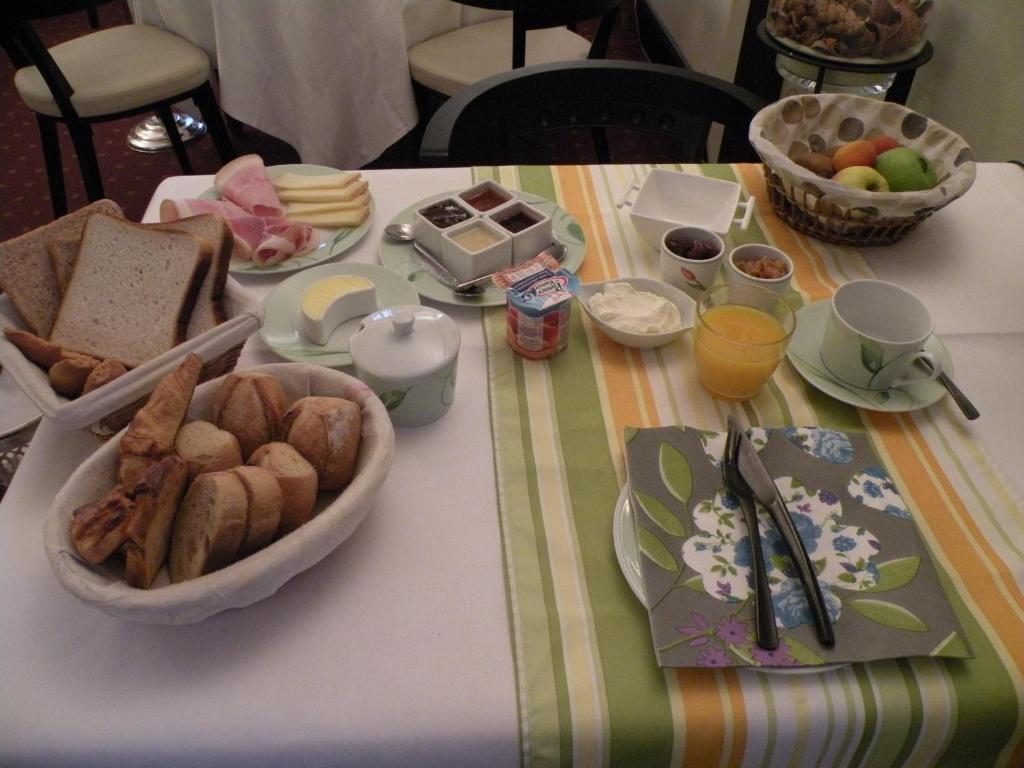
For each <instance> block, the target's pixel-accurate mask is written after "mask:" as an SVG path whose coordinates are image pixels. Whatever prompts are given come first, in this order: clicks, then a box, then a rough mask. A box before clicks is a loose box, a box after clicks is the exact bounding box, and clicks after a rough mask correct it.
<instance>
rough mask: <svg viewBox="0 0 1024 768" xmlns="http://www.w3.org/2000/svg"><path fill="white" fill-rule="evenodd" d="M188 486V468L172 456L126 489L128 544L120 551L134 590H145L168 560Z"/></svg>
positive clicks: (157, 464) (125, 572) (129, 581)
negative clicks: (128, 511)
mask: <svg viewBox="0 0 1024 768" xmlns="http://www.w3.org/2000/svg"><path fill="white" fill-rule="evenodd" d="M187 484H188V465H187V464H186V463H185V462H184V461H182V460H181V459H180V458H178V457H177V456H175V455H174V454H171V455H170V456H165V457H164V458H162V459H161V460H160V461H158V462H157V463H156V464H154V465H153V466H152V467H150V468H149V469H148V470H146V473H145V475H143V477H142V480H141V481H140V482H139V483H138V484H137V485H136V486H135V487H134V488H130V489H128V491H127V493H128V495H129V496H130V497H131V499H132V504H133V507H132V514H131V519H130V520H129V522H128V540H127V541H126V542H125V543H124V546H123V547H122V550H123V551H124V555H125V563H124V578H125V581H127V582H128V583H129V584H131V585H132V586H133V587H138V588H140V589H148V588H149V586H150V585H151V584H152V583H153V579H155V578H156V574H157V572H158V571H159V570H160V568H161V566H163V564H164V560H166V559H167V550H168V548H169V546H170V543H171V529H172V527H173V525H174V518H175V516H176V514H177V511H178V504H179V503H180V502H181V497H182V496H183V495H184V493H185V487H186V485H187Z"/></svg>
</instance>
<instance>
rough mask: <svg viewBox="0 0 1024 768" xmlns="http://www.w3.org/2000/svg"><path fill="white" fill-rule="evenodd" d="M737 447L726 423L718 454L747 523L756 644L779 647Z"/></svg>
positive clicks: (736, 435)
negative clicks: (727, 432)
mask: <svg viewBox="0 0 1024 768" xmlns="http://www.w3.org/2000/svg"><path fill="white" fill-rule="evenodd" d="M738 448H739V433H738V432H737V431H736V430H735V429H733V428H731V427H730V429H729V436H728V437H727V438H726V441H725V454H724V455H723V456H722V477H723V478H724V479H725V487H726V488H728V489H729V490H730V491H731V492H732V494H733V495H734V496H736V498H737V499H739V502H740V509H741V510H743V519H744V520H746V523H747V533H748V535H749V536H750V556H751V560H752V567H751V570H752V571H753V575H754V611H755V613H756V616H757V644H758V645H760V646H761V647H762V648H765V649H767V650H774V649H775V648H778V647H779V633H778V630H777V629H776V627H775V608H774V606H773V605H772V593H771V589H770V588H769V586H768V571H767V570H765V565H764V550H763V549H761V531H760V529H759V528H758V525H757V510H756V508H755V507H754V493H753V491H752V490H751V489H750V486H749V485H747V481H746V480H744V479H743V476H742V475H741V474H740V470H739V467H738V465H737V464H736V451H737V449H738Z"/></svg>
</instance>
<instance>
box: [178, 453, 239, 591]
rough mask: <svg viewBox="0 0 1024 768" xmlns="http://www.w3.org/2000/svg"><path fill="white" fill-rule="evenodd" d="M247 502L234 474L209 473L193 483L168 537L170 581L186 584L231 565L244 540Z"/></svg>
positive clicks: (228, 472) (227, 472)
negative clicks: (185, 582)
mask: <svg viewBox="0 0 1024 768" xmlns="http://www.w3.org/2000/svg"><path fill="white" fill-rule="evenodd" d="M248 508H249V499H248V497H247V496H246V493H245V486H244V485H242V480H241V478H239V477H238V475H236V474H235V473H233V472H230V471H226V472H209V473H207V474H205V475H200V476H199V477H197V478H196V479H195V480H193V481H192V485H191V486H189V489H188V493H186V494H185V500H184V501H183V502H182V503H181V507H180V508H179V509H178V515H177V517H176V518H175V520H174V532H173V533H172V535H171V558H170V572H171V581H173V582H175V583H177V582H179V581H187V580H188V579H195V578H198V577H199V576H202V575H203V574H207V573H211V572H213V571H216V570H218V569H220V568H223V567H224V566H226V565H229V564H230V563H231V562H233V561H234V559H235V556H236V555H237V553H238V548H239V546H241V544H242V539H243V538H244V536H245V525H246V520H247V519H248V515H249V512H248Z"/></svg>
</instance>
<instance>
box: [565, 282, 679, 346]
mask: <svg viewBox="0 0 1024 768" xmlns="http://www.w3.org/2000/svg"><path fill="white" fill-rule="evenodd" d="M577 296H578V297H579V299H580V303H581V304H582V305H583V309H584V311H585V312H586V313H587V314H588V315H589V316H590V319H591V320H592V321H593V323H594V325H596V326H597V327H598V328H599V329H600V330H601V332H602V333H603V334H604V335H605V336H607V337H608V338H610V339H611V340H612V341H616V342H618V343H619V344H622V345H623V346H626V347H638V348H641V349H650V348H652V347H660V346H662V345H664V344H668V343H669V342H671V341H674V340H675V339H678V338H679V337H680V336H682V334H683V331H685V330H686V329H687V328H692V327H693V318H694V311H695V306H696V305H695V302H694V300H693V299H691V298H690V297H689V296H687V295H686V294H685V293H683V292H682V291H681V290H679V289H678V288H675V287H673V286H671V285H669V284H668V283H663V282H661V281H660V280H651V279H648V278H645V277H620V278H616V279H615V280H606V281H605V282H603V283H584V284H583V285H581V286H580V287H579V291H578V292H577Z"/></svg>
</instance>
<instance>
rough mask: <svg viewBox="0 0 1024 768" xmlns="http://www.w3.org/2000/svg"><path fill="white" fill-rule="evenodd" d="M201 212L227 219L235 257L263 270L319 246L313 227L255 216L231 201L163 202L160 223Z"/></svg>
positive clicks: (280, 217)
mask: <svg viewBox="0 0 1024 768" xmlns="http://www.w3.org/2000/svg"><path fill="white" fill-rule="evenodd" d="M198 213H216V214H218V215H219V216H222V217H223V218H224V219H226V220H227V222H228V226H230V227H231V232H232V234H234V236H235V249H234V252H233V254H232V255H233V256H234V257H235V258H236V259H241V260H243V261H250V260H252V261H254V262H256V263H257V264H259V265H260V266H261V267H269V266H271V265H273V264H279V263H281V262H282V261H284V260H285V259H288V258H290V257H292V256H298V255H299V254H302V253H304V252H305V251H308V250H309V249H310V248H312V247H313V246H314V245H316V232H315V230H314V229H313V227H312V226H311V225H309V224H301V223H298V222H293V221H289V220H288V219H286V218H284V217H283V216H253V215H252V214H251V213H248V212H247V211H245V210H243V209H242V208H240V207H239V206H237V205H235V204H234V203H232V202H231V201H230V200H205V199H202V198H191V199H188V198H186V199H181V200H164V201H162V202H161V203H160V221H164V222H166V221H176V220H177V219H183V218H185V217H187V216H194V215H196V214H198Z"/></svg>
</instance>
